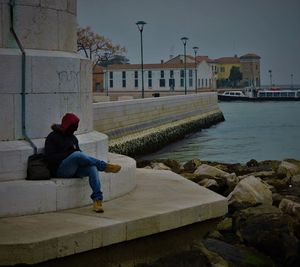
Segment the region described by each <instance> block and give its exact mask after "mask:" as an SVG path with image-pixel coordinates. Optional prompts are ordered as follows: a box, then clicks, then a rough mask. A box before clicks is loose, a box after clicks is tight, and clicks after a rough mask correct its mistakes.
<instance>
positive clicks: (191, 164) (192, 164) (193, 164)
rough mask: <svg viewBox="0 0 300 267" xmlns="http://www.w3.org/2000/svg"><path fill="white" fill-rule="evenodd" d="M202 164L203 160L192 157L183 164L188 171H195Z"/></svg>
mask: <svg viewBox="0 0 300 267" xmlns="http://www.w3.org/2000/svg"><path fill="white" fill-rule="evenodd" d="M200 165H201V160H199V159H192V160H189V161H188V162H186V163H185V164H184V165H183V168H184V170H185V171H186V172H194V171H195V170H196V169H197V168H198V167H199V166H200Z"/></svg>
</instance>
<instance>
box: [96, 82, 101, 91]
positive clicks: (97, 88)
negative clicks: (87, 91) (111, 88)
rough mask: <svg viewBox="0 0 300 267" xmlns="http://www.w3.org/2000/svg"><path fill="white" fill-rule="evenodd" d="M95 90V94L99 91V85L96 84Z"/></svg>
mask: <svg viewBox="0 0 300 267" xmlns="http://www.w3.org/2000/svg"><path fill="white" fill-rule="evenodd" d="M95 90H96V91H97V92H99V91H100V83H96V88H95Z"/></svg>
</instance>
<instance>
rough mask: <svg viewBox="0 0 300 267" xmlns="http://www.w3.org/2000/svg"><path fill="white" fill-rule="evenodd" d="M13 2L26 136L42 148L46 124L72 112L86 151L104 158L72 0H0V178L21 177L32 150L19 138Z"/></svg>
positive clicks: (104, 146)
mask: <svg viewBox="0 0 300 267" xmlns="http://www.w3.org/2000/svg"><path fill="white" fill-rule="evenodd" d="M13 2H14V6H13V18H12V21H13V26H14V30H15V33H16V35H17V37H18V38H19V40H20V43H21V45H22V46H23V47H24V51H25V54H26V57H25V58H26V64H25V92H26V95H25V113H24V116H25V121H26V123H25V126H26V132H27V135H28V136H29V137H30V138H31V139H33V142H34V143H35V144H36V145H37V146H38V147H39V148H42V147H43V138H44V137H46V136H47V134H48V133H49V132H50V126H51V124H53V123H59V122H60V120H61V117H62V116H63V115H64V114H65V113H66V112H73V113H75V114H77V115H78V116H79V117H80V119H81V121H80V127H79V129H78V134H79V137H80V140H82V141H84V142H83V143H86V144H87V143H88V145H87V150H88V151H89V152H90V154H92V155H94V156H100V155H99V154H102V158H104V159H106V154H107V137H106V136H104V135H101V134H98V133H96V132H92V131H93V112H92V111H93V110H92V70H91V69H92V65H91V62H90V60H88V59H86V58H83V57H81V56H80V55H79V54H78V53H76V48H77V47H76V38H77V36H76V27H77V26H76V0H16V1H9V0H0V181H1V179H2V180H12V179H24V178H25V176H26V163H27V157H28V155H30V154H32V153H33V150H32V148H31V147H30V146H29V145H28V143H27V142H25V141H22V140H24V136H23V135H22V108H21V107H22V102H21V99H22V53H21V50H20V48H19V46H18V45H17V42H16V40H15V38H14V36H13V34H12V32H11V30H10V27H11V17H10V14H11V12H10V11H11V10H10V6H11V4H12V3H13ZM92 139H93V140H92ZM100 140H101V142H100ZM99 142H100V143H101V144H99ZM103 142H104V143H103ZM97 146H100V148H97ZM95 147H96V148H95ZM103 154H104V155H103ZM7 161H8V162H7Z"/></svg>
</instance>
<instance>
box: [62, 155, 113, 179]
mask: <svg viewBox="0 0 300 267" xmlns="http://www.w3.org/2000/svg"><path fill="white" fill-rule="evenodd" d="M88 166H96V167H97V169H98V170H99V171H104V170H105V169H106V166H107V164H106V162H104V161H102V160H99V159H96V158H93V157H90V156H87V155H86V154H84V153H83V152H80V151H75V152H73V153H72V154H71V155H69V156H68V157H67V158H65V159H64V160H63V161H62V162H61V164H60V165H59V168H58V170H57V176H58V177H66V178H68V177H72V176H74V175H75V173H76V172H77V170H78V168H79V167H88Z"/></svg>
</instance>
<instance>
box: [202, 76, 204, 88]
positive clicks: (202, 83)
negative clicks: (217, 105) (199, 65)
mask: <svg viewBox="0 0 300 267" xmlns="http://www.w3.org/2000/svg"><path fill="white" fill-rule="evenodd" d="M201 84H202V86H201V87H204V79H203V78H202V79H201Z"/></svg>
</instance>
